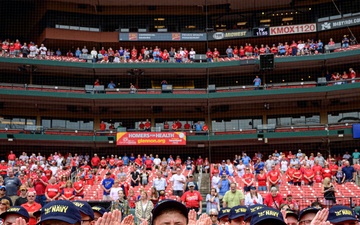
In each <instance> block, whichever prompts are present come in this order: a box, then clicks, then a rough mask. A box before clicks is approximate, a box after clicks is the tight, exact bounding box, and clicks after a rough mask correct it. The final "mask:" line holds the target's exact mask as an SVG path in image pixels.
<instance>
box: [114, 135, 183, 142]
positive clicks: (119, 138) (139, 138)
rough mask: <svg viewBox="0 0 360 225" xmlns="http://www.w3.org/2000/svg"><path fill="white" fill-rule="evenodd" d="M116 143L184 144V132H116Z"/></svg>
mask: <svg viewBox="0 0 360 225" xmlns="http://www.w3.org/2000/svg"><path fill="white" fill-rule="evenodd" d="M116 145H186V133H185V132H118V133H117V134H116Z"/></svg>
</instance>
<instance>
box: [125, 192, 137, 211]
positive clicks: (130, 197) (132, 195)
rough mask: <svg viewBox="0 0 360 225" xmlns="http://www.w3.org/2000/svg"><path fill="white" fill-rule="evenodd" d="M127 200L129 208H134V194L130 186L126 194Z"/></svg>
mask: <svg viewBox="0 0 360 225" xmlns="http://www.w3.org/2000/svg"><path fill="white" fill-rule="evenodd" d="M127 200H128V202H129V206H130V208H131V209H134V208H135V202H136V196H135V193H134V190H133V189H132V188H131V189H129V195H128V196H127Z"/></svg>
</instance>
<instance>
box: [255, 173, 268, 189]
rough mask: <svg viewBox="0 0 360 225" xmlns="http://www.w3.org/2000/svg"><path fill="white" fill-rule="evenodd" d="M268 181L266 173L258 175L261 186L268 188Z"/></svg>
mask: <svg viewBox="0 0 360 225" xmlns="http://www.w3.org/2000/svg"><path fill="white" fill-rule="evenodd" d="M266 179H267V177H266V173H264V174H261V173H260V174H258V175H257V180H258V185H259V186H266Z"/></svg>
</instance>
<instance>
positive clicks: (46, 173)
mask: <svg viewBox="0 0 360 225" xmlns="http://www.w3.org/2000/svg"><path fill="white" fill-rule="evenodd" d="M44 173H45V177H46V178H47V179H48V180H50V178H51V176H52V171H51V170H45V171H44Z"/></svg>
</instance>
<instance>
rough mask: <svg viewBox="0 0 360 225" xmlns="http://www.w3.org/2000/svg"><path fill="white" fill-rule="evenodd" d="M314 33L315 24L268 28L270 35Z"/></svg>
mask: <svg viewBox="0 0 360 225" xmlns="http://www.w3.org/2000/svg"><path fill="white" fill-rule="evenodd" d="M311 32H316V23H308V24H298V25H288V26H281V27H270V35H286V34H301V33H311Z"/></svg>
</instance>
